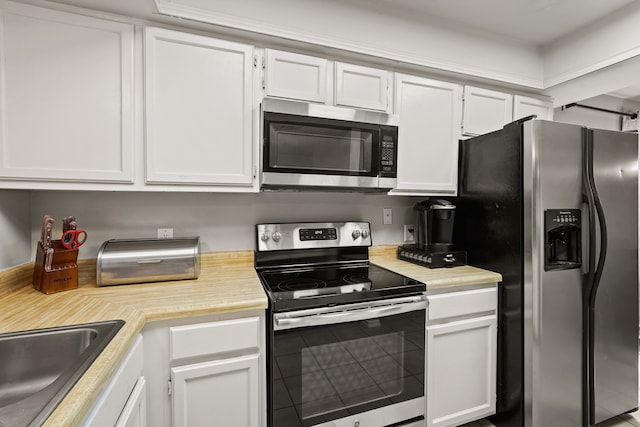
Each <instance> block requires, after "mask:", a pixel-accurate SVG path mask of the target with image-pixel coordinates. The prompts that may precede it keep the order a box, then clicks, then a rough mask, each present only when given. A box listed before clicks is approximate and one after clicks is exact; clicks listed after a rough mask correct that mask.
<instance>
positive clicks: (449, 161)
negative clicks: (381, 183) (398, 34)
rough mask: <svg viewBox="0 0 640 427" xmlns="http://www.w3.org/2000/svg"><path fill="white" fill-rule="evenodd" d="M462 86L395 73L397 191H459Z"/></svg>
mask: <svg viewBox="0 0 640 427" xmlns="http://www.w3.org/2000/svg"><path fill="white" fill-rule="evenodd" d="M460 102H461V86H460V85H457V84H454V83H448V82H442V81H438V80H431V79H425V78H422V77H415V76H410V75H404V74H397V75H396V113H397V114H398V115H399V130H398V185H397V187H396V190H394V191H393V193H398V194H415V195H424V194H450V195H455V194H456V191H457V176H458V140H459V138H460V110H461V108H460Z"/></svg>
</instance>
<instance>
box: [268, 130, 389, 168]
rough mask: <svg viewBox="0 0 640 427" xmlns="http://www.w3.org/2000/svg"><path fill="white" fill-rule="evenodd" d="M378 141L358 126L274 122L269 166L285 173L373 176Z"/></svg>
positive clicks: (370, 132) (270, 142)
mask: <svg viewBox="0 0 640 427" xmlns="http://www.w3.org/2000/svg"><path fill="white" fill-rule="evenodd" d="M375 138H376V136H374V133H373V131H371V130H367V129H361V128H356V127H324V126H311V125H304V124H292V123H278V122H271V123H269V147H268V155H269V158H268V165H269V168H270V169H272V170H280V171H283V172H284V171H289V170H290V171H296V172H301V173H305V172H307V173H334V174H352V175H373V174H375V173H376V172H377V171H374V170H373V169H374V168H373V165H372V154H373V150H374V144H375V143H376V142H375V141H374V139H375Z"/></svg>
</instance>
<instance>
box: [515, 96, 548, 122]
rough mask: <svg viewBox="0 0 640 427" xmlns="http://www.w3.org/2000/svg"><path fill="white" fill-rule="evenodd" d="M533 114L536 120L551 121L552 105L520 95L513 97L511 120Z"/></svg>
mask: <svg viewBox="0 0 640 427" xmlns="http://www.w3.org/2000/svg"><path fill="white" fill-rule="evenodd" d="M532 114H535V115H536V116H537V118H538V119H542V120H553V103H551V102H550V101H543V100H541V99H537V98H529V97H527V96H522V95H514V97H513V120H518V119H521V118H523V117H527V116H530V115H532Z"/></svg>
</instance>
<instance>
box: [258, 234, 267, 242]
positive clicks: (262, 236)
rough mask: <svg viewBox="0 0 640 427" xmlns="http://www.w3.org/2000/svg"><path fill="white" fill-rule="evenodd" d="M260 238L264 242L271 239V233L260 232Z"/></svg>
mask: <svg viewBox="0 0 640 427" xmlns="http://www.w3.org/2000/svg"><path fill="white" fill-rule="evenodd" d="M260 240H262V241H263V242H266V241H267V240H269V234H267V233H262V234H260Z"/></svg>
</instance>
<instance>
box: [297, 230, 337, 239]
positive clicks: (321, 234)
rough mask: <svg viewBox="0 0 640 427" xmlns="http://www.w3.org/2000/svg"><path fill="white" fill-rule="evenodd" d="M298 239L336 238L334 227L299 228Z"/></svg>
mask: <svg viewBox="0 0 640 427" xmlns="http://www.w3.org/2000/svg"><path fill="white" fill-rule="evenodd" d="M299 232H300V241H302V242H304V241H306V240H338V230H337V229H336V228H333V227H331V228H301V229H300V230H299Z"/></svg>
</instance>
